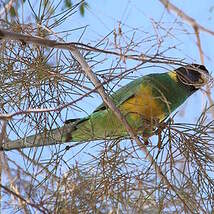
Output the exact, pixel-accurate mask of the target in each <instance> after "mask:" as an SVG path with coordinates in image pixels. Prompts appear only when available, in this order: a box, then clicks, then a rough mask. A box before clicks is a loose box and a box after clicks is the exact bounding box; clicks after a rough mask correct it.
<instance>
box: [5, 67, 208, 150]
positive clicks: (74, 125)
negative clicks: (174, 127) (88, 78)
mask: <svg viewBox="0 0 214 214" xmlns="http://www.w3.org/2000/svg"><path fill="white" fill-rule="evenodd" d="M209 76H210V74H209V71H208V70H207V68H206V67H205V66H204V65H200V64H187V65H185V66H181V67H178V68H177V69H175V70H172V71H168V72H165V73H152V74H148V75H144V76H142V77H139V78H137V79H136V80H133V81H131V82H130V83H128V84H127V85H125V86H123V87H121V88H120V89H119V90H117V91H116V92H114V93H113V94H111V95H110V98H111V99H112V101H113V102H114V104H115V105H116V107H117V108H118V109H119V110H120V112H121V113H122V115H123V116H124V117H125V119H126V120H127V122H128V124H129V125H130V126H131V127H132V129H133V130H134V131H135V132H136V133H137V135H139V136H142V137H143V139H148V138H149V137H151V136H152V135H154V130H155V129H156V127H157V126H158V124H159V123H161V122H162V121H164V120H165V119H166V118H167V117H169V115H170V114H171V113H172V112H173V111H174V110H175V109H177V108H178V107H179V106H180V105H181V104H183V103H184V102H185V100H187V98H188V97H189V96H191V95H192V94H193V93H195V92H196V91H197V90H198V89H200V88H201V87H203V86H204V85H206V84H207V83H208V79H209V78H208V77H209ZM128 136H129V134H128V132H127V130H126V128H125V126H124V125H123V124H122V123H121V122H120V121H119V119H118V118H117V117H116V116H115V114H114V112H113V111H112V110H111V109H109V108H108V107H107V106H106V105H105V104H104V103H102V104H101V105H99V106H98V107H97V108H96V109H95V110H94V111H93V113H91V114H90V115H89V116H87V117H83V118H76V119H69V120H67V121H65V123H64V125H63V126H62V127H60V128H55V129H52V130H44V131H43V132H41V133H38V134H34V135H31V136H27V137H25V138H22V139H18V140H14V141H12V142H6V143H5V144H3V145H2V149H3V150H10V149H15V148H30V147H34V146H44V145H51V144H53V141H55V142H57V143H68V142H90V141H96V140H113V139H118V138H122V137H124V138H125V137H128Z"/></svg>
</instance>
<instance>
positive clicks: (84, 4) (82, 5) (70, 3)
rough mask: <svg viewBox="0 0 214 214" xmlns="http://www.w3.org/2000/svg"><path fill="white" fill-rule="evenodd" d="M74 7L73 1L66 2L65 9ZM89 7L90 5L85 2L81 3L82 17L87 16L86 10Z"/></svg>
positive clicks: (65, 0)
mask: <svg viewBox="0 0 214 214" xmlns="http://www.w3.org/2000/svg"><path fill="white" fill-rule="evenodd" d="M72 6H73V2H72V0H64V7H65V8H71V7H72ZM88 7H89V5H88V3H87V2H86V1H85V0H83V1H81V2H79V11H80V14H81V16H84V15H85V9H86V8H88Z"/></svg>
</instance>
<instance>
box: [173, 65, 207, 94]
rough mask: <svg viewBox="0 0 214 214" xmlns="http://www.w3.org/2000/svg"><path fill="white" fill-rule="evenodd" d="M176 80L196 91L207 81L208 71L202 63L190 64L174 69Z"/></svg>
mask: <svg viewBox="0 0 214 214" xmlns="http://www.w3.org/2000/svg"><path fill="white" fill-rule="evenodd" d="M175 72H176V76H177V79H178V81H179V82H180V83H181V84H183V85H185V86H187V87H188V88H189V89H190V90H191V91H193V92H194V91H196V90H198V89H199V88H201V87H202V86H204V85H206V84H207V82H208V77H209V72H208V70H207V69H206V67H205V66H204V65H199V64H190V65H186V66H184V67H180V68H177V69H176V70H175Z"/></svg>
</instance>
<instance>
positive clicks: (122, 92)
mask: <svg viewBox="0 0 214 214" xmlns="http://www.w3.org/2000/svg"><path fill="white" fill-rule="evenodd" d="M145 79H146V78H145V77H141V78H138V79H136V80H134V81H132V82H130V83H128V84H127V85H125V86H123V87H122V88H120V89H119V90H117V91H116V92H115V93H113V94H112V95H111V96H110V97H111V98H112V100H113V101H114V104H115V105H116V106H119V105H121V104H122V103H123V102H125V101H126V100H128V99H129V98H131V97H133V96H134V95H135V93H136V91H137V89H138V88H139V85H141V84H142V82H143V81H144V80H145ZM104 109H106V106H105V104H104V103H102V104H101V105H99V106H98V107H97V108H96V109H95V110H94V112H97V111H99V110H104ZM94 112H93V113H94Z"/></svg>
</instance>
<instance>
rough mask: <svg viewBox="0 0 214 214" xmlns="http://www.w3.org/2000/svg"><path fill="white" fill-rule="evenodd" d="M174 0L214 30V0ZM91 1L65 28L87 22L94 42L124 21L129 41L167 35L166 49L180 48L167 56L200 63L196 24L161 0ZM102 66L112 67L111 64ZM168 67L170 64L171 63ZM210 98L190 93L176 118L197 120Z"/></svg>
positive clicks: (209, 60)
mask: <svg viewBox="0 0 214 214" xmlns="http://www.w3.org/2000/svg"><path fill="white" fill-rule="evenodd" d="M171 2H172V3H174V4H175V5H176V6H177V7H179V8H181V9H182V10H183V11H185V12H186V13H187V14H188V15H189V16H191V17H193V18H194V19H195V20H196V21H197V22H199V23H200V24H201V25H203V26H205V27H207V28H209V29H211V30H212V29H213V26H214V9H213V7H214V3H213V0H212V1H211V0H206V1H201V0H185V1H180V0H174V1H171ZM88 4H89V8H88V9H86V11H85V15H84V17H81V16H80V14H79V12H77V13H76V14H74V15H73V16H71V17H70V19H69V22H67V24H66V25H64V26H63V28H64V29H73V28H79V27H81V26H87V29H86V32H85V33H84V35H83V37H82V38H81V42H83V43H85V44H91V45H93V44H95V43H96V42H97V41H100V39H101V38H103V37H105V36H106V35H107V34H109V33H110V32H111V31H112V30H114V29H116V30H118V27H119V25H120V26H121V28H122V32H124V34H126V35H128V36H127V37H125V39H126V40H125V41H129V40H130V38H131V36H132V35H133V34H134V33H135V39H136V41H141V40H142V38H146V37H149V36H153V35H157V34H158V36H159V37H160V39H162V37H163V47H162V48H163V50H164V49H167V48H168V47H172V46H174V45H176V48H172V49H171V50H169V51H167V53H166V54H167V56H169V57H175V58H178V59H185V62H188V63H192V62H197V63H200V56H199V51H198V48H197V46H196V39H195V35H194V32H193V30H192V28H191V27H190V26H189V25H188V24H184V25H183V24H182V23H181V22H180V18H179V17H177V16H176V14H174V13H173V12H170V13H168V11H167V10H166V9H165V8H164V7H163V5H162V4H161V3H160V2H159V1H158V0H108V1H107V0H93V1H92V0H89V1H88ZM157 22H160V23H162V25H163V26H164V27H165V29H162V30H160V29H159V30H158V31H157V28H156V27H155V24H157ZM135 29H136V30H135ZM59 30H62V29H59ZM167 31H169V33H171V35H167V37H164V36H165V35H166V33H167ZM187 32H188V33H187ZM81 33H82V31H81V30H79V31H78V30H77V31H73V32H72V33H71V35H69V40H68V41H70V42H75V41H78V39H79V37H80V35H81ZM200 36H201V43H202V49H203V51H204V56H205V65H206V66H207V68H208V70H210V71H211V72H212V70H213V68H214V61H213V59H214V52H213V46H214V36H210V35H209V34H207V33H201V34H200ZM109 44H110V45H112V44H113V37H110V38H109ZM149 45H150V43H148V44H145V45H142V46H140V47H139V53H140V52H144V51H145V49H146V48H148V46H149ZM109 58H110V59H109V60H108V61H107V62H108V63H110V62H111V56H109ZM133 65H134V63H133V62H132V61H127V64H126V66H127V67H132V66H133ZM99 66H101V67H102V66H103V67H108V66H109V64H103V65H99ZM166 67H167V66H166ZM175 67H176V66H175ZM167 68H169V66H168V67H167ZM96 69H98V68H96ZM158 72H165V70H164V69H160V68H158V67H150V68H147V69H145V70H143V71H138V72H136V73H134V74H133V75H134V76H136V77H139V76H141V75H145V74H148V73H158ZM213 75H214V74H213ZM127 82H129V80H125V81H123V82H121V85H124V84H126V83H127ZM206 100H207V99H206V96H204V94H202V93H201V92H198V93H197V94H195V95H193V96H192V97H190V98H189V99H188V101H187V102H185V104H184V105H182V106H181V107H180V108H179V113H178V115H177V116H176V121H177V122H178V121H184V122H194V121H195V120H196V119H197V117H198V115H200V113H201V111H202V110H203V108H204V105H205V104H206ZM101 102H102V100H101V98H100V97H99V96H98V95H94V97H93V98H85V99H83V100H82V101H81V102H79V103H78V105H79V106H80V107H81V108H83V109H84V110H85V111H86V112H87V113H88V114H90V113H91V112H92V111H93V109H94V108H96V107H97V106H98V105H99V104H100V103H101ZM184 109H185V111H184ZM82 116H85V114H83V113H77V112H75V113H72V112H71V114H70V115H69V116H68V117H69V118H75V117H82ZM78 149H79V148H78ZM78 149H74V150H72V151H71V150H70V151H69V152H68V153H67V155H66V156H65V157H64V159H65V160H66V161H68V163H69V160H71V157H72V155H75V154H76V152H77V151H78ZM53 150H54V149H53ZM53 150H52V151H53ZM11 154H14V151H13V152H11ZM46 154H47V153H45V155H46ZM50 155H51V152H50ZM46 158H47V157H46ZM77 159H79V160H81V159H84V156H81V155H79V156H77ZM16 160H17V161H18V160H20V162H21V161H22V160H21V159H18V157H17V159H16Z"/></svg>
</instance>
